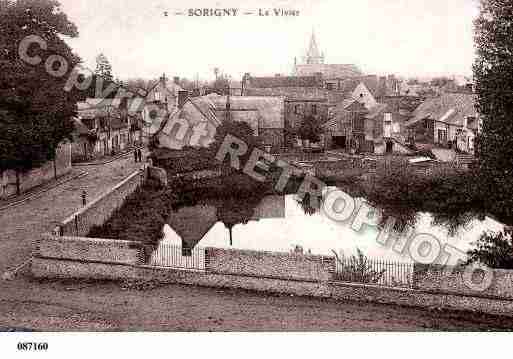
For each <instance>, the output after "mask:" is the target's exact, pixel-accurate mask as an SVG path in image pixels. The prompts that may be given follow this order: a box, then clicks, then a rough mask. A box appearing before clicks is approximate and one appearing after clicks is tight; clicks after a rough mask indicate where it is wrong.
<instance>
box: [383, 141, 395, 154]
mask: <svg viewBox="0 0 513 359" xmlns="http://www.w3.org/2000/svg"><path fill="white" fill-rule="evenodd" d="M393 151H394V143H393V142H392V141H387V142H386V149H385V152H386V153H392V152H393Z"/></svg>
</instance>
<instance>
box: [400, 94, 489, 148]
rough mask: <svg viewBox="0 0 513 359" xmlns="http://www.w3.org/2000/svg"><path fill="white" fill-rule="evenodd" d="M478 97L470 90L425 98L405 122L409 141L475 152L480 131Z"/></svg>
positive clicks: (415, 143)
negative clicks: (475, 142) (476, 105)
mask: <svg viewBox="0 0 513 359" xmlns="http://www.w3.org/2000/svg"><path fill="white" fill-rule="evenodd" d="M475 100H476V98H475V95H473V94H468V93H445V94H442V95H440V96H438V97H435V98H431V99H428V100H426V101H425V102H424V103H422V104H421V105H420V106H419V107H418V108H417V109H416V110H415V111H414V112H413V118H412V119H411V120H409V121H408V122H407V123H406V128H407V129H408V141H409V142H410V143H411V144H412V145H414V146H416V147H418V148H423V149H432V148H436V147H438V148H448V149H453V150H455V151H462V152H467V153H473V152H474V141H475V137H476V135H477V133H478V131H479V115H478V113H477V110H476V108H475Z"/></svg>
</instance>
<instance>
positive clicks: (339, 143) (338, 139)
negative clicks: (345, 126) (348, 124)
mask: <svg viewBox="0 0 513 359" xmlns="http://www.w3.org/2000/svg"><path fill="white" fill-rule="evenodd" d="M333 148H340V149H345V148H346V136H333Z"/></svg>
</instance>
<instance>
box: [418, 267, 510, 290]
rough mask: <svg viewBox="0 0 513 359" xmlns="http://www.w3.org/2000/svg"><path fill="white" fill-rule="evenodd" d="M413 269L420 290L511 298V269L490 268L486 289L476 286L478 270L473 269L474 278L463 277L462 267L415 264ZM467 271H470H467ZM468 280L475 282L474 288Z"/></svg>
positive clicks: (478, 279)
mask: <svg viewBox="0 0 513 359" xmlns="http://www.w3.org/2000/svg"><path fill="white" fill-rule="evenodd" d="M414 271H415V280H416V285H417V288H419V289H422V290H426V291H434V292H441V293H455V294H462V295H468V296H477V297H489V298H508V299H513V271H511V270H505V269H492V270H491V274H492V276H491V278H492V281H491V285H490V287H488V288H487V289H486V290H479V288H478V287H479V283H480V282H481V280H482V272H481V273H480V271H475V273H474V279H471V277H470V275H469V276H467V278H465V277H464V273H465V268H463V267H458V268H456V267H451V266H446V267H442V266H434V265H422V264H415V270H414ZM468 273H469V274H470V273H471V272H470V271H468ZM465 279H466V280H465ZM469 280H473V282H474V283H475V284H477V285H476V286H475V288H476V289H475V290H474V289H472V288H470V286H469V285H467V284H468V283H469ZM466 283H467V284H466Z"/></svg>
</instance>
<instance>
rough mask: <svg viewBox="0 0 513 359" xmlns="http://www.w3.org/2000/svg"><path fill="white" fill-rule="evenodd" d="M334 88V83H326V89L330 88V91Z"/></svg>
mask: <svg viewBox="0 0 513 359" xmlns="http://www.w3.org/2000/svg"><path fill="white" fill-rule="evenodd" d="M334 88H335V85H334V84H332V83H329V82H328V83H327V84H326V89H327V90H330V91H331V90H333V89H334Z"/></svg>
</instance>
